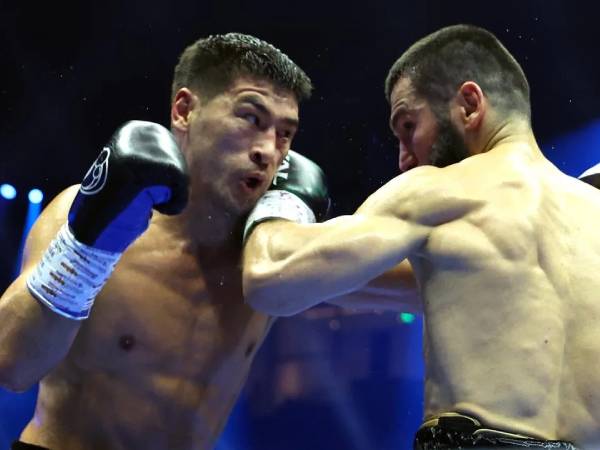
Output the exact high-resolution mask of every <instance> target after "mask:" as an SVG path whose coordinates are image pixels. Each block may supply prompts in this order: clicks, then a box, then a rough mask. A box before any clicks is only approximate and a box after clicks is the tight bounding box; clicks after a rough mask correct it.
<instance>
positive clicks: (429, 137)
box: [413, 128, 436, 165]
mask: <svg viewBox="0 0 600 450" xmlns="http://www.w3.org/2000/svg"><path fill="white" fill-rule="evenodd" d="M435 141H436V133H435V131H434V130H431V129H425V128H421V129H417V130H415V134H414V135H413V145H414V147H413V148H414V153H415V155H416V157H417V160H418V161H419V165H423V164H428V163H429V154H430V153H431V148H432V147H433V145H434V144H435Z"/></svg>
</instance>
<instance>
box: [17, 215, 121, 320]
mask: <svg viewBox="0 0 600 450" xmlns="http://www.w3.org/2000/svg"><path fill="white" fill-rule="evenodd" d="M120 257H121V253H112V252H107V251H104V250H98V249H95V248H93V247H90V246H87V245H84V244H82V243H81V242H78V241H77V240H76V239H75V237H74V236H73V233H71V230H69V226H68V224H65V225H64V226H63V227H62V228H61V229H60V231H59V232H58V234H57V235H56V238H54V240H53V241H52V242H51V243H50V246H49V247H48V249H47V250H46V253H44V256H43V257H42V260H41V261H40V262H39V263H38V265H37V267H36V268H35V269H34V271H33V272H32V274H31V275H30V276H29V278H28V279H27V287H28V288H29V291H30V292H31V294H32V295H33V296H34V297H35V298H36V299H38V300H39V301H40V302H41V303H43V304H44V305H46V306H47V307H48V308H50V309H51V310H52V311H54V312H56V313H57V314H60V315H61V316H64V317H67V318H69V319H74V320H83V319H87V318H88V317H89V315H90V310H91V309H92V305H93V303H94V299H95V298H96V295H97V294H98V292H100V289H102V287H103V286H104V283H105V282H106V280H107V279H108V277H109V276H110V274H111V273H112V271H113V269H114V267H115V265H116V264H117V261H119V258H120Z"/></svg>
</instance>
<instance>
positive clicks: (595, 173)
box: [578, 164, 600, 189]
mask: <svg viewBox="0 0 600 450" xmlns="http://www.w3.org/2000/svg"><path fill="white" fill-rule="evenodd" d="M578 178H579V179H580V180H581V181H585V182H586V183H588V184H591V185H592V186H594V187H597V188H598V189H600V164H596V165H595V166H594V167H590V168H589V169H588V170H586V171H585V172H583V173H582V174H581V175H579V177H578Z"/></svg>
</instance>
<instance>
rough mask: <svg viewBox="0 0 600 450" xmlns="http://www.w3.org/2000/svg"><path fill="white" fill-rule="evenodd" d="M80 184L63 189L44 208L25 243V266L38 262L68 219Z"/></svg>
mask: <svg viewBox="0 0 600 450" xmlns="http://www.w3.org/2000/svg"><path fill="white" fill-rule="evenodd" d="M78 190H79V185H73V186H70V187H68V188H67V189H65V190H64V191H62V192H61V193H60V194H58V195H57V196H56V197H54V199H53V200H52V201H51V202H50V203H49V204H48V206H46V208H44V211H42V214H40V216H39V217H38V218H37V220H36V221H35V224H34V225H33V227H32V228H31V231H30V232H29V235H28V237H27V241H26V244H25V252H24V258H23V267H24V268H27V267H29V266H32V265H34V264H36V263H37V261H38V260H39V259H40V258H41V255H42V253H43V252H44V251H45V250H46V247H47V246H48V245H49V244H50V241H51V240H52V239H53V238H54V236H56V233H58V231H59V230H60V228H61V227H62V226H63V224H64V223H65V222H66V221H67V214H68V212H69V208H70V207H71V203H72V202H73V199H74V198H75V196H76V195H77V191H78Z"/></svg>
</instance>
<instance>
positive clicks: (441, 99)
mask: <svg viewBox="0 0 600 450" xmlns="http://www.w3.org/2000/svg"><path fill="white" fill-rule="evenodd" d="M405 77H406V78H408V79H410V81H411V84H412V86H413V87H414V89H415V91H416V92H417V94H418V95H419V96H421V97H423V98H424V99H425V100H427V101H428V102H429V103H430V104H431V105H432V108H433V109H434V111H439V110H440V109H439V108H442V107H444V105H447V103H448V102H449V101H450V99H451V98H452V97H453V96H454V95H455V94H456V92H457V90H458V88H459V87H460V86H461V85H462V84H463V83H464V82H465V81H474V82H475V83H477V84H478V85H479V86H481V88H482V90H483V92H484V94H485V95H486V96H487V97H488V98H489V100H490V102H491V103H492V105H493V106H494V107H496V108H498V109H499V110H500V111H502V112H504V113H506V114H510V113H518V114H520V115H522V116H524V117H525V118H526V119H527V120H528V121H529V122H530V121H531V105H530V100H529V83H528V82H527V78H526V77H525V73H524V72H523V69H522V68H521V66H520V65H519V63H518V62H517V61H516V60H515V58H514V57H513V56H512V55H511V54H510V53H509V52H508V50H507V49H506V48H505V47H504V46H503V45H502V44H501V43H500V41H499V40H498V38H496V36H494V35H493V34H492V33H490V32H489V31H487V30H484V29H482V28H479V27H475V26H472V25H453V26H450V27H446V28H442V29H441V30H438V31H436V32H435V33H432V34H430V35H428V36H426V37H424V38H422V39H420V40H419V41H417V42H416V43H415V44H413V45H412V46H411V47H410V48H409V49H408V50H406V52H404V54H403V55H402V56H400V58H399V59H398V60H397V61H396V62H395V63H394V65H393V66H392V68H391V69H390V71H389V73H388V76H387V78H386V80H385V95H386V98H387V100H388V102H389V101H390V96H391V93H392V90H393V89H394V86H395V85H396V83H397V82H398V80H400V79H401V78H405Z"/></svg>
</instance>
